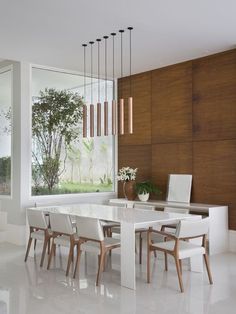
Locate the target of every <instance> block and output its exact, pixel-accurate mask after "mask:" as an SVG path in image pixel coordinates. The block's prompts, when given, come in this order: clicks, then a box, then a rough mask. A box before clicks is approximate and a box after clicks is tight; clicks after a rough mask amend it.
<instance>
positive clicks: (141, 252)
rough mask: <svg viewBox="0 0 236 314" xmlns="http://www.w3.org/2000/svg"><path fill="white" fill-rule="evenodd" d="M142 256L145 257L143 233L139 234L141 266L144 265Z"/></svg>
mask: <svg viewBox="0 0 236 314" xmlns="http://www.w3.org/2000/svg"><path fill="white" fill-rule="evenodd" d="M142 255H143V238H142V233H141V232H140V233H139V264H142Z"/></svg>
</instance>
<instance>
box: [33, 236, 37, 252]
mask: <svg viewBox="0 0 236 314" xmlns="http://www.w3.org/2000/svg"><path fill="white" fill-rule="evenodd" d="M36 244H37V239H34V251H35V250H36Z"/></svg>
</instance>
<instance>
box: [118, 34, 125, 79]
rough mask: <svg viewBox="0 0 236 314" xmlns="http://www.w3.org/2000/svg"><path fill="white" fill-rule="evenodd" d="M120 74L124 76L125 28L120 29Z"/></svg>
mask: <svg viewBox="0 0 236 314" xmlns="http://www.w3.org/2000/svg"><path fill="white" fill-rule="evenodd" d="M119 32H120V76H121V78H122V77H123V33H124V30H123V29H120V30H119Z"/></svg>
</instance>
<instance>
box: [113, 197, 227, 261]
mask: <svg viewBox="0 0 236 314" xmlns="http://www.w3.org/2000/svg"><path fill="white" fill-rule="evenodd" d="M135 203H138V204H145V205H152V206H155V208H156V210H158V209H163V208H164V207H174V208H188V209H189V210H190V214H199V215H202V216H208V217H209V218H210V229H209V235H208V240H209V254H210V255H213V254H218V253H222V252H227V251H228V246H229V239H228V237H229V230H228V206H221V205H209V204H197V203H179V202H167V201H158V200H150V201H148V202H141V201H138V200H137V201H136V200H135V201H128V200H126V199H123V198H117V199H110V204H114V205H115V204H127V207H133V206H134V204H135Z"/></svg>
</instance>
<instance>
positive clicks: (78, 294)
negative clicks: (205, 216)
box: [0, 244, 236, 314]
mask: <svg viewBox="0 0 236 314" xmlns="http://www.w3.org/2000/svg"><path fill="white" fill-rule="evenodd" d="M24 253H25V252H24V248H23V247H18V246H14V245H10V244H0V314H39V313H40V314H41V313H43V314H60V313H63V314H67V313H68V314H75V313H86V314H90V313H96V314H99V313H104V314H106V313H109V314H111V313H112V314H113V313H127V314H134V313H137V314H138V313H142V314H149V313H150V314H151V313H158V314H161V313H171V314H172V313H179V314H184V313H196V314H201V313H212V314H213V313H214V314H218V313H220V314H222V313H225V314H231V313H235V309H236V297H235V296H236V254H230V253H229V254H223V255H215V256H214V257H212V258H211V267H212V273H213V280H214V285H213V286H210V285H209V284H208V279H207V275H206V273H204V274H197V273H190V272H189V271H188V270H187V265H185V266H184V272H183V276H184V285H185V293H183V294H181V293H180V291H179V287H178V281H177V275H176V272H175V268H174V264H172V263H169V271H168V272H164V271H163V260H162V259H159V258H158V259H153V261H152V262H153V264H152V268H153V275H152V283H151V284H147V283H146V261H145V259H144V261H143V265H142V266H141V267H137V278H138V280H137V290H136V291H132V290H129V289H126V288H122V287H120V273H119V267H120V262H119V255H118V254H113V256H112V269H111V264H110V260H108V265H107V269H106V271H105V272H104V273H103V276H102V280H101V285H100V287H95V276H96V271H97V259H96V258H95V257H94V256H92V255H88V256H87V267H85V263H84V262H85V261H84V257H83V259H82V263H81V266H82V267H81V271H80V280H79V279H78V277H77V278H76V279H75V280H73V279H71V278H70V277H69V278H66V277H65V267H66V259H65V255H64V252H63V251H62V252H61V255H60V256H58V255H57V258H56V263H55V262H54V265H53V263H52V269H51V270H49V271H47V270H46V269H45V267H44V268H43V269H40V267H39V258H40V256H39V254H36V257H35V259H33V258H29V260H28V262H27V263H24V262H23V258H24ZM58 253H59V252H58ZM45 264H46V263H45Z"/></svg>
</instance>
